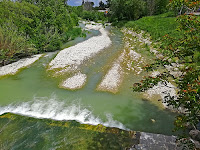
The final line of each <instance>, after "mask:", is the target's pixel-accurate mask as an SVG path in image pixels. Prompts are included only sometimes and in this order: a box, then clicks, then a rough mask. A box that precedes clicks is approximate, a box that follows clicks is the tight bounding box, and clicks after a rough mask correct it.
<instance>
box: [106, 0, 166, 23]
mask: <svg viewBox="0 0 200 150" xmlns="http://www.w3.org/2000/svg"><path fill="white" fill-rule="evenodd" d="M107 3H108V4H107V5H109V6H110V8H111V12H112V13H111V17H112V19H111V20H112V21H113V20H115V21H116V20H118V21H119V20H136V19H138V18H140V17H142V16H145V15H154V14H161V13H164V12H165V11H166V10H167V9H166V6H167V5H168V3H169V0H108V1H107Z"/></svg>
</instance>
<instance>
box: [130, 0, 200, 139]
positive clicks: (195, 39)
mask: <svg viewBox="0 0 200 150" xmlns="http://www.w3.org/2000/svg"><path fill="white" fill-rule="evenodd" d="M177 4H180V5H177ZM199 4H200V1H196V0H182V1H177V0H171V1H170V6H171V8H173V9H175V10H181V9H182V6H184V7H187V8H188V9H190V10H194V9H195V8H196V7H197V6H199ZM180 6H181V7H180ZM180 8H181V9H180ZM181 14H182V13H181ZM177 22H178V23H179V28H178V31H179V32H180V34H182V38H180V39H177V38H173V37H169V36H168V35H166V36H165V37H164V38H163V41H165V43H167V44H165V45H163V46H162V47H163V49H162V51H161V52H162V54H163V55H164V56H165V59H162V60H160V59H158V60H157V63H155V64H151V65H150V66H147V67H146V69H147V70H151V71H153V70H154V69H157V67H158V65H162V66H165V65H166V64H168V65H171V63H176V64H177V63H178V64H179V66H180V67H179V71H181V72H182V75H181V76H178V77H174V76H172V75H171V74H170V72H167V71H166V72H164V73H162V74H161V75H159V76H157V77H155V78H152V77H147V78H146V79H144V80H143V81H142V83H136V84H134V87H133V91H145V90H147V89H148V88H151V87H152V86H154V85H156V84H157V83H158V82H165V81H166V80H169V78H168V77H171V78H174V82H175V83H176V85H177V87H178V89H179V90H178V92H177V97H171V96H170V95H168V96H167V97H165V98H166V100H167V103H168V105H170V106H172V107H174V108H175V109H177V110H179V108H183V109H184V113H180V114H179V115H178V116H177V117H176V121H175V125H176V129H177V130H180V129H184V130H185V129H187V128H188V127H192V128H193V129H197V124H198V122H199V121H200V74H199V72H200V18H199V17H197V16H194V15H193V14H189V15H185V14H184V15H180V16H178V17H177ZM185 131H186V130H185ZM186 135H187V134H186ZM186 135H183V136H185V137H187V136H186ZM185 139H186V138H184V140H185Z"/></svg>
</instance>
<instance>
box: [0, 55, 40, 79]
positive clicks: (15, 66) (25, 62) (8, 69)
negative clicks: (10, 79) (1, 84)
mask: <svg viewBox="0 0 200 150" xmlns="http://www.w3.org/2000/svg"><path fill="white" fill-rule="evenodd" d="M41 56H42V54H38V55H34V56H32V57H31V58H25V59H21V60H19V61H17V62H14V63H12V64H9V65H6V66H3V67H0V76H5V75H8V74H10V75H14V74H16V73H17V72H18V71H19V69H21V68H24V67H27V66H29V65H31V64H33V63H34V62H35V61H37V60H38V59H39V58H40V57H41Z"/></svg>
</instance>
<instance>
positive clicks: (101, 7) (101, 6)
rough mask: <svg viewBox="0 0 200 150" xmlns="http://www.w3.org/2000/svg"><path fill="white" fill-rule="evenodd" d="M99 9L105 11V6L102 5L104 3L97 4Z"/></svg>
mask: <svg viewBox="0 0 200 150" xmlns="http://www.w3.org/2000/svg"><path fill="white" fill-rule="evenodd" d="M99 8H100V9H105V4H104V2H102V1H100V2H99Z"/></svg>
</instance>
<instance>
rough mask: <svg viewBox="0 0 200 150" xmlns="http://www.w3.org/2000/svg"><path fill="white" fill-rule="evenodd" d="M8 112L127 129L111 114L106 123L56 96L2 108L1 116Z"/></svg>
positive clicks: (75, 103)
mask: <svg viewBox="0 0 200 150" xmlns="http://www.w3.org/2000/svg"><path fill="white" fill-rule="evenodd" d="M7 112H10V113H14V114H20V115H24V116H30V117H34V118H46V119H53V120H59V121H61V120H65V121H67V120H76V121H78V122H80V123H82V124H91V125H98V124H102V125H104V126H106V127H117V128H120V129H126V128H125V127H124V125H123V124H122V123H120V122H118V121H115V120H113V118H112V115H111V114H105V115H106V118H107V121H105V122H104V121H102V120H101V119H100V118H99V117H96V116H94V115H93V114H92V111H90V110H89V109H88V108H86V107H84V106H81V104H79V103H77V102H74V103H71V104H70V103H67V102H66V101H60V100H58V99H57V98H56V96H51V98H47V97H42V98H41V97H35V98H34V100H32V101H28V102H23V103H20V104H10V105H8V106H2V107H0V115H2V114H4V113H7Z"/></svg>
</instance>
